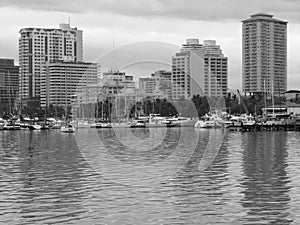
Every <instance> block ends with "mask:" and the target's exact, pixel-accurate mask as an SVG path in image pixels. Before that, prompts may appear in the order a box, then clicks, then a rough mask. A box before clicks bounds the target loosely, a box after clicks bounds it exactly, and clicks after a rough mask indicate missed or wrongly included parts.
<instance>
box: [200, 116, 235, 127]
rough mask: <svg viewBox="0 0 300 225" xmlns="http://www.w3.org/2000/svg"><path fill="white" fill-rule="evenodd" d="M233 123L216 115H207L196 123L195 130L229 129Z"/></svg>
mask: <svg viewBox="0 0 300 225" xmlns="http://www.w3.org/2000/svg"><path fill="white" fill-rule="evenodd" d="M229 124H231V122H229V121H226V120H223V119H222V118H221V117H219V116H218V115H216V114H212V115H207V114H206V115H205V116H203V117H202V119H201V120H199V121H197V122H196V123H195V126H194V127H195V128H222V127H227V126H229Z"/></svg>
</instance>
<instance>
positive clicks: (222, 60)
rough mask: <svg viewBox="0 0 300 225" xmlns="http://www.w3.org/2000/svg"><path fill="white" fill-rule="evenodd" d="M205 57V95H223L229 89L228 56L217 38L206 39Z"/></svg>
mask: <svg viewBox="0 0 300 225" xmlns="http://www.w3.org/2000/svg"><path fill="white" fill-rule="evenodd" d="M203 47H204V50H205V53H204V57H205V84H204V91H205V95H206V96H209V97H222V96H226V95H227V90H228V58H227V57H225V56H224V55H223V53H222V49H221V48H220V46H219V45H217V44H216V41H215V40H205V41H204V45H203Z"/></svg>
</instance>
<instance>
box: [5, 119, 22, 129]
mask: <svg viewBox="0 0 300 225" xmlns="http://www.w3.org/2000/svg"><path fill="white" fill-rule="evenodd" d="M3 130H21V127H20V125H17V124H15V123H14V122H13V121H12V120H8V121H5V122H4V126H3Z"/></svg>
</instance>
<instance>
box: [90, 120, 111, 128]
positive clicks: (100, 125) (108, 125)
mask: <svg viewBox="0 0 300 225" xmlns="http://www.w3.org/2000/svg"><path fill="white" fill-rule="evenodd" d="M90 128H96V129H100V128H112V125H111V123H109V122H105V121H98V122H96V123H94V124H92V125H91V126H90Z"/></svg>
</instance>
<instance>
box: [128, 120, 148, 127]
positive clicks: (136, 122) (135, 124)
mask: <svg viewBox="0 0 300 225" xmlns="http://www.w3.org/2000/svg"><path fill="white" fill-rule="evenodd" d="M130 128H146V121H145V120H134V121H132V122H131V124H130Z"/></svg>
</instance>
